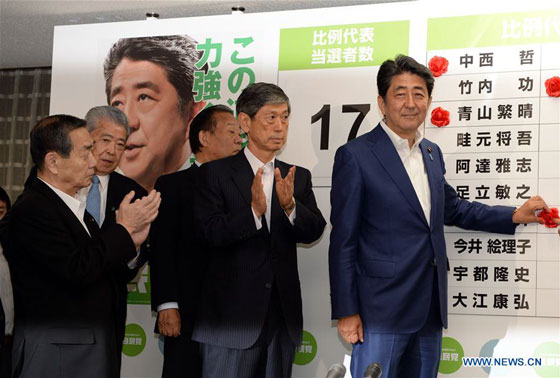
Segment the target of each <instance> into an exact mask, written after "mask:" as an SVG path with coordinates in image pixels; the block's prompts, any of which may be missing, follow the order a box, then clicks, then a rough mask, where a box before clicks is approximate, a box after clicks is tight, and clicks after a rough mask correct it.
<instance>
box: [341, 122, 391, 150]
mask: <svg viewBox="0 0 560 378" xmlns="http://www.w3.org/2000/svg"><path fill="white" fill-rule="evenodd" d="M380 132H384V131H383V129H382V128H381V126H379V125H376V126H374V128H373V129H371V130H370V131H368V132H367V133H365V134H362V135H360V136H359V137H356V138H354V139H352V140H349V141H348V142H346V143H344V144H343V145H342V146H340V147H339V148H338V150H347V151H356V150H360V149H363V148H365V147H370V146H372V144H373V143H375V142H376V141H377V140H378V139H379V137H380Z"/></svg>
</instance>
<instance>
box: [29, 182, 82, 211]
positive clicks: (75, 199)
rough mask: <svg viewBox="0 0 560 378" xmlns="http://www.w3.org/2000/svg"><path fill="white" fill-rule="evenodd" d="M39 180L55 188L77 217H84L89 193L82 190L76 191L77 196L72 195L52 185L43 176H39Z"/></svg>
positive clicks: (54, 190)
mask: <svg viewBox="0 0 560 378" xmlns="http://www.w3.org/2000/svg"><path fill="white" fill-rule="evenodd" d="M39 180H41V181H43V182H44V183H45V184H47V186H48V187H49V188H51V189H52V190H53V192H55V193H56V195H57V196H59V197H60V199H61V200H62V201H63V202H64V203H65V204H66V206H68V207H69V208H70V210H71V211H72V212H73V213H74V214H75V215H76V216H77V217H79V218H80V219H83V217H84V212H85V210H86V199H87V193H84V192H83V191H82V190H80V191H78V193H76V195H75V196H71V195H69V194H67V193H65V192H63V191H62V190H60V189H58V188H55V187H54V186H52V185H51V184H49V183H48V182H46V181H45V180H43V179H42V178H39ZM84 194H85V195H84Z"/></svg>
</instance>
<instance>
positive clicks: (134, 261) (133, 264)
mask: <svg viewBox="0 0 560 378" xmlns="http://www.w3.org/2000/svg"><path fill="white" fill-rule="evenodd" d="M138 257H140V248H138V250H137V251H136V256H134V258H133V259H132V260H129V261H128V263H127V264H126V265H127V266H128V269H135V268H136V265H137V263H138Z"/></svg>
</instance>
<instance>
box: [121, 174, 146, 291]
mask: <svg viewBox="0 0 560 378" xmlns="http://www.w3.org/2000/svg"><path fill="white" fill-rule="evenodd" d="M131 181H132V180H131ZM131 190H134V198H133V199H132V200H133V201H136V200H137V199H141V198H143V197H145V196H147V195H148V192H147V191H146V189H144V188H143V187H141V186H140V185H138V184H137V183H136V182H135V181H133V185H132V188H131ZM127 194H128V192H126V193H123V195H122V198H124V196H126V195H127ZM121 201H122V200H121ZM116 205H117V206H119V205H120V202H119V203H118V204H116ZM149 254H150V238H149V237H148V238H147V239H146V241H144V243H142V245H141V246H140V251H139V254H138V258H137V259H136V264H135V266H134V267H133V268H132V269H131V268H130V267H129V266H128V261H126V262H125V263H123V264H121V266H120V267H119V272H118V274H117V277H118V279H119V281H121V283H123V284H127V283H129V282H130V281H132V280H133V279H134V277H136V274H138V271H139V270H140V268H141V267H142V266H143V265H144V264H145V263H146V261H147V260H148V258H149Z"/></svg>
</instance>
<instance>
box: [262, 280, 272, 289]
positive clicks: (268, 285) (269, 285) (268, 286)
mask: <svg viewBox="0 0 560 378" xmlns="http://www.w3.org/2000/svg"><path fill="white" fill-rule="evenodd" d="M264 287H266V288H267V289H270V288H271V287H272V284H271V283H270V282H267V283H266V284H265V285H264Z"/></svg>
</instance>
